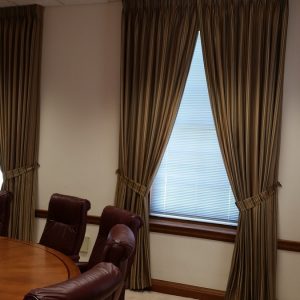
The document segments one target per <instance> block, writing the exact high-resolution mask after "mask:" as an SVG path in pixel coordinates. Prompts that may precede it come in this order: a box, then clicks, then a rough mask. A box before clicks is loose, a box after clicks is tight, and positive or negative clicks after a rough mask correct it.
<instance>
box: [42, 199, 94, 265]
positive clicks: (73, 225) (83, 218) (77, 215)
mask: <svg viewBox="0 0 300 300" xmlns="http://www.w3.org/2000/svg"><path fill="white" fill-rule="evenodd" d="M90 207H91V204H90V202H89V201H88V200H86V199H81V198H77V197H73V196H67V195H61V194H53V195H52V196H51V199H50V202H49V209H48V217H47V222H46V225H45V228H44V231H43V234H42V236H41V239H40V244H42V245H44V246H47V247H50V248H53V249H55V250H58V251H60V252H62V253H64V254H65V255H67V256H69V257H71V259H73V260H74V261H75V262H76V261H78V260H79V251H80V247H81V245H82V242H83V239H84V235H85V230H86V222H87V212H88V210H89V209H90Z"/></svg>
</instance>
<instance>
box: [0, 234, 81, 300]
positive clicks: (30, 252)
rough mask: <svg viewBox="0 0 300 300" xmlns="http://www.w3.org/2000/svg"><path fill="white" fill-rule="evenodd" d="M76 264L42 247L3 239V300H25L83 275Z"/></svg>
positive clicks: (0, 263)
mask: <svg viewBox="0 0 300 300" xmlns="http://www.w3.org/2000/svg"><path fill="white" fill-rule="evenodd" d="M79 273H80V272H79V269H78V268H77V266H76V265H75V264H74V263H73V261H72V260H71V259H70V258H69V257H67V256H65V255H63V254H62V253H60V252H58V251H55V250H53V249H50V248H47V247H44V246H42V245H39V244H31V243H27V242H23V241H18V240H13V239H8V238H5V237H0V299H3V300H4V299H5V300H19V299H20V300H22V299H23V297H24V295H25V294H26V293H27V292H29V290H31V289H33V288H37V287H44V286H47V285H50V284H54V283H58V282H61V281H64V280H67V279H69V278H72V277H75V276H77V275H78V274H79Z"/></svg>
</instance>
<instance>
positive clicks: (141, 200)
mask: <svg viewBox="0 0 300 300" xmlns="http://www.w3.org/2000/svg"><path fill="white" fill-rule="evenodd" d="M196 37H197V22H196V1H195V0H190V1H188V0H165V1H160V0H141V1H136V0H125V1H123V17H122V69H121V76H122V79H121V84H122V86H121V125H120V150H119V172H120V174H122V176H123V178H126V180H124V179H123V178H122V177H121V176H118V183H117V190H116V199H115V202H116V205H117V206H118V207H121V208H125V209H127V210H129V211H132V212H134V213H136V214H138V215H140V216H141V217H142V219H143V220H144V227H143V228H142V229H141V230H140V234H139V236H138V239H137V253H136V257H135V261H134V263H133V267H132V270H131V276H130V287H131V288H133V289H144V288H147V287H149V286H151V274H150V253H149V223H148V219H149V209H148V206H149V203H148V194H149V193H148V191H149V188H150V186H151V183H152V181H153V178H154V175H155V173H156V170H157V168H158V166H159V163H160V160H161V158H162V156H163V153H164V149H165V147H166V144H167V142H168V139H169V136H170V133H171V130H172V127H173V124H174V122H175V118H176V114H177V111H178V107H179V103H180V101H181V97H182V94H183V91H184V86H185V82H186V78H187V75H188V71H189V66H190V63H191V60H192V55H193V51H194V47H195V43H196ZM133 187H134V188H133ZM139 187H144V189H145V191H146V193H145V192H142V193H141V192H139V191H137V189H139ZM136 188H137V189H136Z"/></svg>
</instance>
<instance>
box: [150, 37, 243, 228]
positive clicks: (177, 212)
mask: <svg viewBox="0 0 300 300" xmlns="http://www.w3.org/2000/svg"><path fill="white" fill-rule="evenodd" d="M151 214H152V215H159V216H166V217H172V218H174V217H175V218H183V219H192V220H199V221H208V222H216V223H225V224H236V223H237V220H238V210H237V208H236V205H235V200H234V196H233V194H232V191H231V187H230V184H229V181H228V178H227V174H226V171H225V167H224V163H223V159H222V155H221V152H220V147H219V144H218V139H217V135H216V130H215V125H214V121H213V116H212V112H211V107H210V102H209V97H208V91H207V83H206V78H205V71H204V64H203V58H202V49H201V42H200V37H199V36H198V39H197V44H196V47H195V51H194V56H193V60H192V64H191V67H190V71H189V75H188V79H187V82H186V86H185V91H184V95H183V98H182V101H181V104H180V108H179V112H178V115H177V119H176V122H175V125H174V128H173V131H172V134H171V137H170V140H169V143H168V146H167V149H166V151H165V154H164V157H163V160H162V162H161V165H160V167H159V171H158V173H157V175H156V177H155V180H154V183H153V185H152V189H151Z"/></svg>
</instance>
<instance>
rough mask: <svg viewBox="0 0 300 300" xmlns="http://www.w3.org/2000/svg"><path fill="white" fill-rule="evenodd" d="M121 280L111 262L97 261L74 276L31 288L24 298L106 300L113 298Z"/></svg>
mask: <svg viewBox="0 0 300 300" xmlns="http://www.w3.org/2000/svg"><path fill="white" fill-rule="evenodd" d="M121 282H122V275H121V272H120V270H119V269H118V268H117V267H116V266H114V265H113V264H111V263H99V264H97V265H96V266H94V267H93V268H91V269H90V270H89V271H87V272H85V273H83V274H81V275H79V276H78V277H76V278H73V279H69V280H67V281H64V282H62V283H58V284H55V285H51V286H48V287H45V288H38V289H34V290H31V291H30V292H29V293H28V294H26V295H25V297H24V300H54V299H56V300H108V299H114V294H115V293H116V292H117V290H118V288H119V286H120V284H121Z"/></svg>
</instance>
